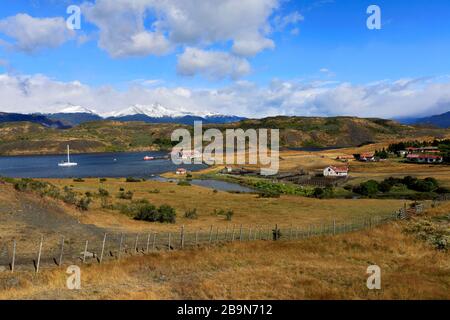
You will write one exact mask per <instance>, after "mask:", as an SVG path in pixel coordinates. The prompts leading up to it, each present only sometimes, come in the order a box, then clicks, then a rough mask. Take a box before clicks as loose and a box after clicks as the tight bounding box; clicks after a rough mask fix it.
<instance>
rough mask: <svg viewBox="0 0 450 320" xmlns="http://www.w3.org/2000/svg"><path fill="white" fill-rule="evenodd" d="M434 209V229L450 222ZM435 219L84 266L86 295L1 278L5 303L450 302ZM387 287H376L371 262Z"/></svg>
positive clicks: (43, 281)
mask: <svg viewBox="0 0 450 320" xmlns="http://www.w3.org/2000/svg"><path fill="white" fill-rule="evenodd" d="M448 209H449V206H448V204H445V205H443V206H442V207H440V208H437V209H433V212H432V213H431V214H432V215H433V216H436V218H434V219H433V218H430V219H431V221H432V225H433V227H434V226H435V225H437V224H442V226H443V227H444V226H445V223H447V225H448V220H445V219H444V218H443V214H446V213H447V212H448ZM429 221H430V220H428V219H427V218H425V217H423V218H418V219H417V220H414V221H411V222H395V223H390V224H388V225H385V226H381V227H377V228H374V229H370V230H365V231H359V232H352V233H347V234H341V235H338V236H335V237H332V236H328V237H320V238H312V239H304V240H298V241H286V242H283V241H282V242H274V241H270V242H268V241H257V242H251V243H249V242H244V243H234V244H226V245H218V246H216V247H212V248H201V249H196V250H184V251H174V252H167V251H159V252H156V253H154V254H151V255H148V256H135V257H131V258H128V259H123V260H121V261H112V262H109V263H105V264H102V265H98V264H96V263H95V264H93V265H90V266H89V267H88V266H85V267H82V274H83V283H82V289H81V290H62V288H65V282H66V277H63V276H62V272H61V270H45V271H44V272H42V273H41V275H40V276H39V277H36V276H35V275H34V274H33V273H31V272H28V273H21V274H19V273H16V274H11V273H3V274H1V273H0V287H3V288H7V289H9V290H3V291H1V290H0V298H1V299H43V298H45V299H287V300H288V299H325V300H326V299H414V300H416V299H449V298H450V292H449V290H448V288H449V285H450V282H449V280H450V265H449V261H450V260H449V259H448V258H449V257H448V252H446V251H444V250H441V251H439V250H437V249H435V248H433V246H432V245H431V244H429V243H427V242H426V241H420V240H418V239H417V236H418V235H419V234H418V233H417V234H415V233H414V232H407V230H411V229H413V230H415V228H417V226H418V225H424V226H426V225H429V224H430V222H429ZM373 264H376V265H378V266H379V267H380V268H381V270H382V273H381V274H382V280H381V286H382V290H368V289H367V287H366V280H367V277H368V274H367V273H366V270H367V267H368V266H369V265H373Z"/></svg>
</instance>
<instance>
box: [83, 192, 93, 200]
mask: <svg viewBox="0 0 450 320" xmlns="http://www.w3.org/2000/svg"><path fill="white" fill-rule="evenodd" d="M84 195H85V196H86V197H88V198H92V196H93V195H92V192H90V191H86V192H85V193H84Z"/></svg>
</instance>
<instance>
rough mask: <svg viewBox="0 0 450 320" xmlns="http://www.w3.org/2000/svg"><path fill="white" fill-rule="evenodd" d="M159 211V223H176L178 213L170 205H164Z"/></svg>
mask: <svg viewBox="0 0 450 320" xmlns="http://www.w3.org/2000/svg"><path fill="white" fill-rule="evenodd" d="M158 211H159V222H167V223H175V220H176V216H177V214H176V212H175V209H174V208H172V207H171V206H169V205H166V204H163V205H162V206H161V207H159V209H158Z"/></svg>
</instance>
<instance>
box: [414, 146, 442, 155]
mask: <svg viewBox="0 0 450 320" xmlns="http://www.w3.org/2000/svg"><path fill="white" fill-rule="evenodd" d="M406 151H408V153H409V154H417V153H439V152H440V151H439V148H438V147H420V148H414V147H409V148H406Z"/></svg>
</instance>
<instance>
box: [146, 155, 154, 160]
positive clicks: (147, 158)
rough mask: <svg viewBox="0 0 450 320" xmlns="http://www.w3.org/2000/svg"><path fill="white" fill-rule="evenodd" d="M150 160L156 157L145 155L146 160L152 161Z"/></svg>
mask: <svg viewBox="0 0 450 320" xmlns="http://www.w3.org/2000/svg"><path fill="white" fill-rule="evenodd" d="M150 160H155V157H149V156H145V157H144V161H150Z"/></svg>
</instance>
